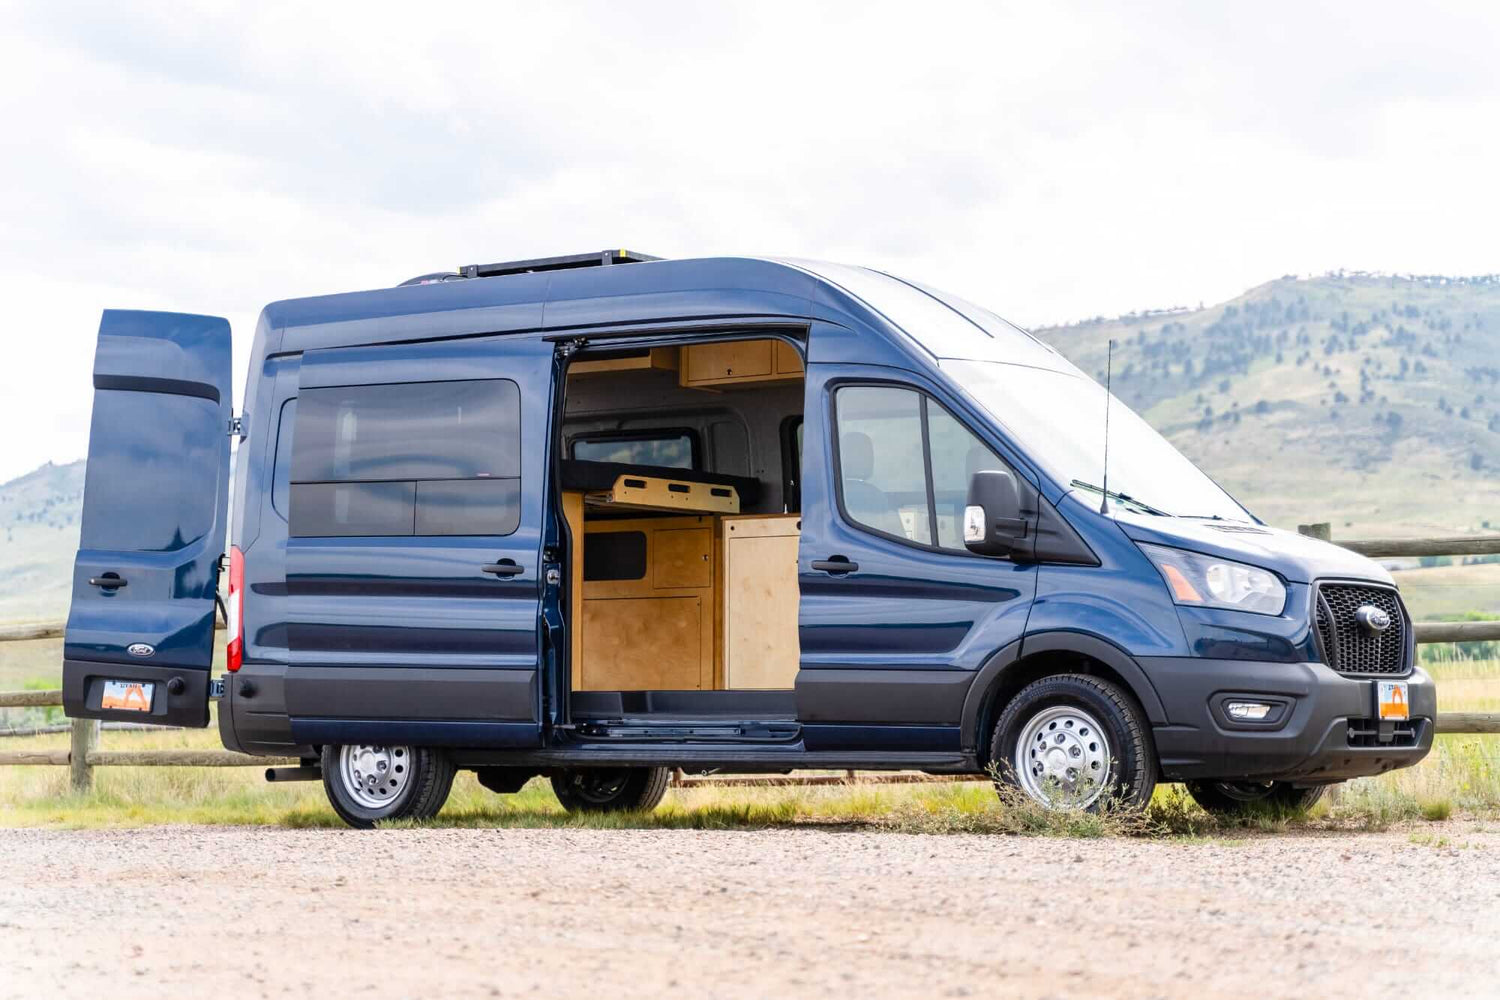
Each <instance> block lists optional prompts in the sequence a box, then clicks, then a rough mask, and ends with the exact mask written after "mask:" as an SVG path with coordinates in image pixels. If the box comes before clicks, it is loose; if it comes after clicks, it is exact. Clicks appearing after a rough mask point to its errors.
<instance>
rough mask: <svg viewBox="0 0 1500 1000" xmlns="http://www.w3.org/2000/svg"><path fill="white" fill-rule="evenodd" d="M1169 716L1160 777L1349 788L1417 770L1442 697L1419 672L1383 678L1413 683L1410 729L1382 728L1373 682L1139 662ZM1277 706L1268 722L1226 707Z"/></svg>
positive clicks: (1322, 673) (1161, 660) (1227, 664)
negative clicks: (1235, 717)
mask: <svg viewBox="0 0 1500 1000" xmlns="http://www.w3.org/2000/svg"><path fill="white" fill-rule="evenodd" d="M1140 664H1141V667H1142V669H1143V670H1145V672H1146V674H1147V676H1148V677H1149V678H1150V679H1151V682H1152V684H1153V685H1154V686H1155V688H1156V691H1157V694H1158V695H1160V697H1161V700H1162V704H1163V706H1164V707H1165V709H1166V714H1167V718H1168V720H1169V721H1168V723H1167V724H1165V725H1159V726H1156V727H1154V733H1155V737H1156V749H1157V754H1158V756H1159V757H1160V758H1161V770H1162V777H1163V778H1165V779H1166V780H1168V781H1183V780H1190V779H1198V778H1220V779H1239V778H1255V779H1260V780H1273V779H1274V780H1285V781H1306V782H1310V783H1316V782H1327V781H1342V780H1344V779H1346V778H1358V777H1364V776H1366V775H1372V774H1383V773H1384V772H1386V771H1391V770H1395V769H1396V768H1401V767H1410V766H1411V765H1413V764H1415V763H1417V762H1418V761H1420V760H1421V759H1422V758H1423V757H1426V756H1427V754H1428V752H1429V751H1430V750H1431V749H1432V736H1433V728H1434V722H1435V720H1436V718H1437V691H1436V688H1435V687H1434V686H1433V683H1432V679H1431V678H1430V677H1428V676H1427V674H1426V673H1424V672H1423V671H1422V670H1420V669H1415V670H1413V671H1412V673H1411V674H1410V675H1409V676H1406V677H1392V678H1384V679H1387V680H1403V681H1406V682H1407V683H1408V684H1409V685H1410V698H1411V700H1410V714H1411V722H1410V723H1400V724H1396V725H1392V724H1390V723H1386V724H1384V725H1381V724H1380V723H1378V722H1376V721H1375V715H1376V709H1375V681H1374V679H1370V678H1356V677H1345V676H1342V675H1340V674H1338V673H1335V672H1334V671H1333V670H1331V669H1329V668H1328V667H1327V666H1326V665H1324V664H1322V663H1263V662H1258V661H1243V660H1210V659H1200V658H1196V657H1158V658H1146V659H1142V660H1141V661H1140ZM1239 696H1245V697H1246V698H1247V699H1259V700H1264V701H1268V702H1271V703H1273V704H1276V705H1278V706H1280V709H1281V710H1280V711H1279V712H1278V713H1276V714H1275V717H1274V718H1273V719H1271V720H1270V721H1268V722H1265V723H1244V722H1239V723H1237V722H1234V721H1232V720H1230V719H1229V718H1228V716H1227V715H1226V714H1225V712H1224V709H1223V703H1224V702H1225V701H1227V700H1230V699H1231V698H1235V697H1239Z"/></svg>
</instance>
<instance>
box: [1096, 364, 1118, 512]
mask: <svg viewBox="0 0 1500 1000" xmlns="http://www.w3.org/2000/svg"><path fill="white" fill-rule="evenodd" d="M1114 373H1115V340H1114V338H1113V337H1111V338H1110V339H1109V353H1108V354H1107V355H1106V356H1105V362H1104V482H1103V483H1101V484H1100V490H1099V492H1100V494H1101V496H1100V497H1099V513H1101V514H1108V513H1109V400H1110V391H1109V384H1110V381H1111V380H1112V379H1113V377H1114Z"/></svg>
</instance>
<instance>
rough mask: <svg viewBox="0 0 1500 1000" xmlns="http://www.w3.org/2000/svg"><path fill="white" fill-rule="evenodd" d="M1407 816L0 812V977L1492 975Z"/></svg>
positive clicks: (1210, 990)
mask: <svg viewBox="0 0 1500 1000" xmlns="http://www.w3.org/2000/svg"><path fill="white" fill-rule="evenodd" d="M1419 834H1420V836H1419V839H1423V840H1424V841H1425V842H1423V843H1413V842H1412V837H1411V835H1410V834H1409V833H1407V832H1400V833H1396V832H1392V833H1383V834H1347V835H1333V834H1321V835H1318V834H1314V835H1277V836H1264V837H1253V838H1251V839H1248V840H1246V841H1240V842H1206V843H1204V842H1146V841H1133V840H1103V841H1077V840H1054V839H1030V838H1018V837H983V836H957V835H955V836H913V835H903V834H887V833H845V832H823V831H797V830H776V831H765V832H711V833H710V832H684V831H650V830H642V831H594V830H387V831H379V832H373V833H360V832H354V831H347V832H345V831H328V830H305V831H298V830H279V829H202V828H190V827H170V828H152V829H142V830H93V831H77V832H66V831H41V830H0V997H7V998H8V997H35V996H48V997H66V996H80V997H85V996H86V997H90V998H94V997H100V996H108V997H111V998H116V997H135V996H140V997H152V998H173V997H197V996H208V995H219V996H235V997H244V996H256V995H259V996H265V997H279V996H302V995H320V996H328V997H335V996H337V997H342V996H350V995H364V996H382V997H383V996H434V995H443V996H449V997H467V996H515V995H524V996H545V997H562V996H591V997H609V998H612V997H658V996H666V995H680V996H714V997H740V996H743V997H768V996H827V995H835V994H837V995H851V996H862V997H935V996H976V997H977V996H1006V997H1070V998H1077V997H1192V998H1200V997H1205V996H1213V997H1255V998H1263V997H1268V996H1273V997H1274V996H1318V997H1344V996H1349V997H1359V998H1361V1000H1370V998H1373V997H1383V996H1391V997H1396V996H1401V997H1408V998H1409V997H1412V996H1438V995H1444V996H1475V997H1478V996H1494V995H1495V993H1496V990H1497V987H1496V986H1495V982H1496V979H1497V975H1500V949H1497V947H1496V941H1497V940H1500V833H1486V832H1482V831H1477V830H1476V829H1475V827H1474V825H1473V824H1469V823H1462V824H1461V823H1458V822H1450V823H1447V824H1443V825H1440V826H1424V827H1422V828H1421V830H1420V831H1419ZM1439 837H1446V838H1447V840H1448V846H1438V844H1437V842H1436V838H1439Z"/></svg>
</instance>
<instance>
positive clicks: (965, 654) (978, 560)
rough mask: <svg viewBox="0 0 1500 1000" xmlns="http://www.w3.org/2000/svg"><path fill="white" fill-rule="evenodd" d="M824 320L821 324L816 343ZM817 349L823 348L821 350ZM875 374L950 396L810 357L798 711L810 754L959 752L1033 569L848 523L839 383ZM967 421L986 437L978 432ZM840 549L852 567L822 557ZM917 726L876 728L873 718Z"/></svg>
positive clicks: (911, 380)
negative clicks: (839, 451) (879, 749)
mask: <svg viewBox="0 0 1500 1000" xmlns="http://www.w3.org/2000/svg"><path fill="white" fill-rule="evenodd" d="M821 330H822V327H821V325H815V327H814V332H813V344H814V345H816V344H817V343H818V337H819V335H820V333H821ZM814 355H815V356H816V347H815V348H814ZM851 380H852V381H856V382H861V383H863V382H869V381H872V380H878V381H881V382H884V383H889V384H891V385H896V386H901V387H903V388H911V389H915V390H918V391H920V392H924V393H927V394H929V395H930V396H931V397H932V398H933V399H936V400H938V401H939V402H941V403H943V404H944V405H949V406H951V405H952V404H951V401H950V400H949V399H948V397H947V396H946V395H945V394H944V393H943V392H942V390H941V386H940V385H939V384H937V383H934V382H930V381H928V380H927V379H925V378H923V377H922V376H920V375H918V374H916V373H915V372H913V371H910V370H903V369H895V368H884V367H879V366H874V365H868V364H860V363H847V362H846V363H832V362H823V363H819V362H813V363H810V364H809V365H808V366H807V400H806V410H805V412H804V421H805V423H804V446H803V468H802V474H803V493H802V537H801V542H800V546H799V552H798V583H799V586H800V589H801V605H800V614H799V621H798V624H799V637H800V640H801V646H802V658H801V670H800V672H799V673H798V677H797V712H798V718H799V720H801V721H802V722H803V723H804V724H805V725H806V726H807V728H806V730H805V734H806V740H807V747H808V750H810V751H823V750H844V749H850V750H852V749H867V748H870V747H872V746H875V745H878V740H879V739H888V740H889V742H888V743H887V745H889V746H890V747H892V749H893V750H895V749H898V748H899V749H901V750H922V751H941V750H957V749H958V747H959V743H960V739H959V736H960V731H959V725H960V722H961V719H962V716H963V706H964V701H965V698H966V696H967V694H968V690H969V686H970V685H971V684H972V682H973V678H974V676H975V674H976V672H977V671H978V670H979V668H980V666H981V665H983V663H984V662H985V661H986V660H987V659H988V658H989V656H990V655H991V654H992V653H994V651H995V650H997V649H1000V648H1002V647H1004V646H1006V645H1007V644H1009V643H1011V642H1014V641H1015V640H1016V639H1017V638H1019V637H1020V635H1021V634H1022V633H1023V631H1024V629H1025V626H1026V618H1027V614H1028V611H1029V609H1030V606H1031V601H1032V596H1033V593H1034V591H1035V587H1036V574H1037V570H1036V567H1035V565H1022V564H1017V563H1012V562H1010V561H1008V560H999V559H988V558H984V557H980V556H975V555H972V554H970V553H968V552H955V551H951V550H939V549H934V548H931V547H923V546H918V545H913V544H910V543H906V542H903V541H901V540H898V539H895V538H890V537H884V536H881V535H877V534H875V533H873V532H871V531H868V530H866V529H864V528H862V527H859V526H856V525H854V524H852V523H850V522H849V521H848V520H847V519H846V518H845V516H844V514H843V513H842V512H841V511H840V509H839V501H838V496H837V492H836V480H837V478H838V472H837V465H836V462H837V459H836V448H835V444H834V437H835V433H836V428H835V426H834V419H835V417H834V412H833V406H832V396H831V394H832V392H833V391H834V390H835V389H836V387H837V386H838V385H840V384H849V383H850V382H851ZM969 429H970V430H971V431H973V432H975V433H977V434H980V435H981V436H984V433H983V432H984V428H983V427H982V426H979V425H973V426H970V428H969ZM835 556H841V557H844V558H846V559H848V560H850V561H852V562H854V563H856V564H858V569H857V570H856V571H854V572H849V573H843V574H838V575H835V574H831V573H828V572H825V571H820V570H817V569H814V568H813V565H812V564H813V563H814V562H815V561H821V560H828V559H830V558H832V557H835ZM892 726H894V727H898V728H901V727H909V728H902V731H901V732H899V733H897V732H895V731H894V730H893V731H891V732H888V733H886V734H885V736H884V737H881V736H880V735H879V732H880V731H879V730H872V729H870V728H869V727H892Z"/></svg>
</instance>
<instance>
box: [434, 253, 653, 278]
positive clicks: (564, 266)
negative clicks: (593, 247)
mask: <svg viewBox="0 0 1500 1000" xmlns="http://www.w3.org/2000/svg"><path fill="white" fill-rule="evenodd" d="M647 260H661V258H660V257H652V256H651V255H650V254H644V253H636V252H635V251H633V250H601V251H599V252H598V253H575V254H568V255H567V256H564V257H537V258H536V259H535V260H507V261H502V262H501V263H498V264H465V265H464V266H463V267H461V268H459V273H460V274H462V275H463V276H464V277H465V278H498V277H501V276H502V275H506V274H527V273H530V272H532V271H567V270H571V269H572V268H575V267H605V266H608V265H610V264H636V263H639V262H641V261H647Z"/></svg>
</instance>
